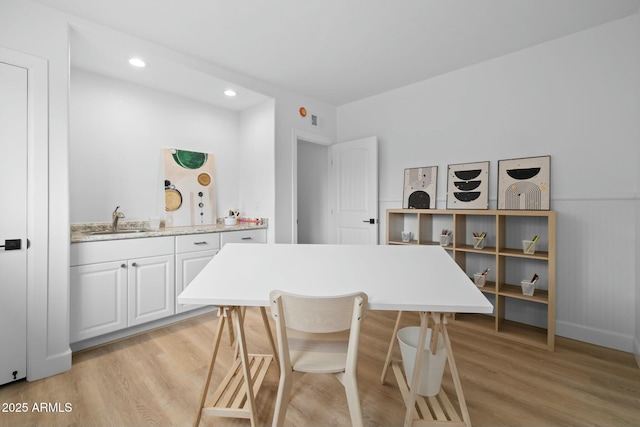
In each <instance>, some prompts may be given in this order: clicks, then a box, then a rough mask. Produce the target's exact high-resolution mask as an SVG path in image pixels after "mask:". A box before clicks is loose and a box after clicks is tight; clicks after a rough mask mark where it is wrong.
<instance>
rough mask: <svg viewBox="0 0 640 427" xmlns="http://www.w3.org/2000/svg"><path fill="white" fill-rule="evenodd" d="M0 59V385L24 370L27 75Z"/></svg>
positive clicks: (25, 325) (25, 356) (24, 71)
mask: <svg viewBox="0 0 640 427" xmlns="http://www.w3.org/2000/svg"><path fill="white" fill-rule="evenodd" d="M27 73H28V71H27V69H25V68H21V67H17V66H13V65H10V64H6V63H3V62H0V151H1V152H2V154H1V155H0V183H1V185H2V197H0V213H1V214H0V215H1V217H2V220H0V246H3V247H0V343H1V344H0V384H5V383H8V382H11V381H14V380H18V379H21V378H25V377H26V374H27V372H26V371H27V244H26V239H27V77H28V75H27Z"/></svg>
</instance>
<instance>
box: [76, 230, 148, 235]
mask: <svg viewBox="0 0 640 427" xmlns="http://www.w3.org/2000/svg"><path fill="white" fill-rule="evenodd" d="M148 231H149V230H137V229H134V230H103V231H89V232H87V233H86V234H90V235H92V236H99V235H108V234H132V233H146V232H148Z"/></svg>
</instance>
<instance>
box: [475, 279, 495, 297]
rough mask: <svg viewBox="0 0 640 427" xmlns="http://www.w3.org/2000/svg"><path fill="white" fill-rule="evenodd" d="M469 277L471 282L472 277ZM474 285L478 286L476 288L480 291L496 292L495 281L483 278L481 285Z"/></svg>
mask: <svg viewBox="0 0 640 427" xmlns="http://www.w3.org/2000/svg"><path fill="white" fill-rule="evenodd" d="M469 279H471V281H472V282H473V277H470V278H469ZM474 284H475V282H474ZM476 287H477V288H478V290H479V291H480V292H485V293H487V294H495V293H496V282H492V281H490V280H485V282H484V286H483V287H480V286H477V285H476Z"/></svg>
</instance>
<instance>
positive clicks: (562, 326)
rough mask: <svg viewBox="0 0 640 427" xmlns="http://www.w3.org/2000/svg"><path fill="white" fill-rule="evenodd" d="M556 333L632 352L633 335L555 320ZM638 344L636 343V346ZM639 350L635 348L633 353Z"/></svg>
mask: <svg viewBox="0 0 640 427" xmlns="http://www.w3.org/2000/svg"><path fill="white" fill-rule="evenodd" d="M556 335H558V336H561V337H565V338H571V339H574V340H578V341H583V342H587V343H589V344H595V345H599V346H602V347H607V348H611V349H614V350H620V351H624V352H627V353H634V337H633V336H632V335H625V334H620V333H616V332H612V331H607V330H604V329H598V328H590V327H586V326H584V325H578V324H575V323H570V322H563V321H556ZM637 346H638V344H637V343H636V348H637ZM638 353H639V351H638V350H636V352H635V354H638Z"/></svg>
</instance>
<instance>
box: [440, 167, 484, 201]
mask: <svg viewBox="0 0 640 427" xmlns="http://www.w3.org/2000/svg"><path fill="white" fill-rule="evenodd" d="M447 209H489V162H488V161H486V162H476V163H459V164H454V165H449V168H448V173H447Z"/></svg>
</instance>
